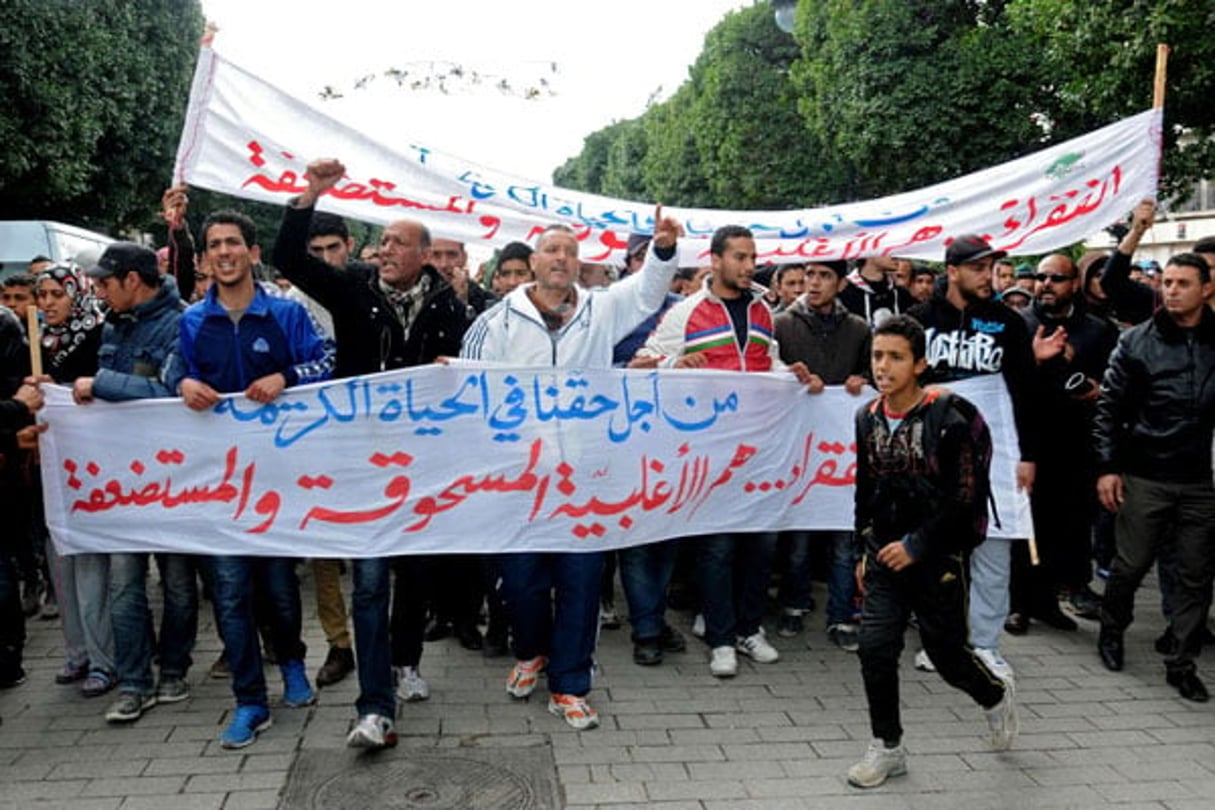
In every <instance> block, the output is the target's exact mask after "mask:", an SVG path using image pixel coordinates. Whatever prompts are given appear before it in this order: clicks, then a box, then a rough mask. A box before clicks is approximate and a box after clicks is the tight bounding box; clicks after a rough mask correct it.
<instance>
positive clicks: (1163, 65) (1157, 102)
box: [1152, 42, 1169, 110]
mask: <svg viewBox="0 0 1215 810" xmlns="http://www.w3.org/2000/svg"><path fill="white" fill-rule="evenodd" d="M1168 66H1169V46H1168V45H1165V44H1164V43H1163V42H1162V43H1160V44H1159V45H1157V46H1156V82H1155V85H1154V87H1155V92H1154V93H1153V95H1152V109H1155V110H1159V109H1160V108H1161V107H1163V106H1164V83H1165V77H1166V76H1167V75H1168Z"/></svg>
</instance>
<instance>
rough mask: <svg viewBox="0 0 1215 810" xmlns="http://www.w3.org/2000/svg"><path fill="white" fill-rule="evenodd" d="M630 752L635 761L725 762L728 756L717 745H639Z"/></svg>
mask: <svg viewBox="0 0 1215 810" xmlns="http://www.w3.org/2000/svg"><path fill="white" fill-rule="evenodd" d="M629 754H630V755H631V757H632V761H633V762H723V761H725V758H726V755H725V753H724V752H723V751H722V749H721V747H720V746H716V745H668V746H658V745H638V746H634V747H632V748H630V749H629Z"/></svg>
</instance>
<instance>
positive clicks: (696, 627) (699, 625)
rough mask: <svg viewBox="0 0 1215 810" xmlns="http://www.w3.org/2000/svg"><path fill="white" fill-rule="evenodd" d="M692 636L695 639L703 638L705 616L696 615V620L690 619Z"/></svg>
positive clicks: (701, 614)
mask: <svg viewBox="0 0 1215 810" xmlns="http://www.w3.org/2000/svg"><path fill="white" fill-rule="evenodd" d="M692 635H694V636H696V637H697V638H704V637H705V614H703V613H697V614H696V618H694V619H692Z"/></svg>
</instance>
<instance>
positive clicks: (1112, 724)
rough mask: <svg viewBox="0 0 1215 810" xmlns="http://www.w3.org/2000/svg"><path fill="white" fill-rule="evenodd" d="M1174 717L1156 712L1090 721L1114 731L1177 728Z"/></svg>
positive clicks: (1103, 717)
mask: <svg viewBox="0 0 1215 810" xmlns="http://www.w3.org/2000/svg"><path fill="white" fill-rule="evenodd" d="M1173 717H1175V715H1174V716H1172V717H1171V716H1170V715H1164V714H1156V713H1155V712H1144V713H1143V714H1103V715H1097V716H1095V717H1090V718H1088V719H1089V722H1091V723H1092V724H1093V726H1095V727H1096V728H1099V729H1104V730H1107V731H1114V730H1117V729H1149V728H1175V727H1177V726H1178V725H1181V724H1179V723H1177V722H1175V720H1174V719H1172V718H1173ZM1206 722H1208V723H1209V722H1210V719H1207V721H1206Z"/></svg>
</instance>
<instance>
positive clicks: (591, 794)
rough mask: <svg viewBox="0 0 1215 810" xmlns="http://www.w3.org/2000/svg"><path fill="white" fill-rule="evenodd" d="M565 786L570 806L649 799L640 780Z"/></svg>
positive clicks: (634, 801)
mask: <svg viewBox="0 0 1215 810" xmlns="http://www.w3.org/2000/svg"><path fill="white" fill-rule="evenodd" d="M563 788H564V793H565V801H566V805H567V806H568V807H577V806H579V805H592V806H595V805H602V804H619V803H641V802H645V800H646V799H647V796H646V792H645V787H644V786H643V785H642V784H641V783H640V782H633V783H625V782H584V783H582V784H575V785H563Z"/></svg>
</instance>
